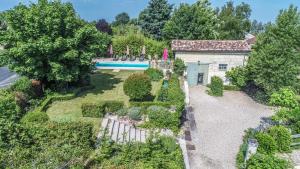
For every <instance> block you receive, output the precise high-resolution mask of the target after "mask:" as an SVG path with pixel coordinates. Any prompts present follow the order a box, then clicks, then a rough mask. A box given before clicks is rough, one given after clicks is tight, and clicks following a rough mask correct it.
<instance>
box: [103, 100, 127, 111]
mask: <svg viewBox="0 0 300 169" xmlns="http://www.w3.org/2000/svg"><path fill="white" fill-rule="evenodd" d="M123 107H124V102H122V101H105V110H106V112H116V111H118V110H120V109H122V108H123Z"/></svg>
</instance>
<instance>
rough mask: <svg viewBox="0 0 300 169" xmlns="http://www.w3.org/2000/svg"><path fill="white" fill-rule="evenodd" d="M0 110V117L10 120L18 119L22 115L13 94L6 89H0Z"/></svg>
mask: <svg viewBox="0 0 300 169" xmlns="http://www.w3.org/2000/svg"><path fill="white" fill-rule="evenodd" d="M0 112H1V113H0V118H3V119H6V120H11V121H19V120H20V119H21V118H22V116H23V112H22V111H21V110H20V107H19V106H18V105H17V103H16V101H15V97H14V95H13V94H12V93H11V92H8V91H6V90H0Z"/></svg>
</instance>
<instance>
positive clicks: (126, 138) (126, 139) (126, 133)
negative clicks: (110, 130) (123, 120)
mask: <svg viewBox="0 0 300 169" xmlns="http://www.w3.org/2000/svg"><path fill="white" fill-rule="evenodd" d="M130 128H131V127H130V126H129V125H125V130H124V134H123V135H124V142H125V143H128V142H130Z"/></svg>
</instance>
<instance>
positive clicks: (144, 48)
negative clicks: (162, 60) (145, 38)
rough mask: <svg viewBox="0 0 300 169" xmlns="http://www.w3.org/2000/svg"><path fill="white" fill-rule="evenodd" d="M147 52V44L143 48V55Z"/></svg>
mask: <svg viewBox="0 0 300 169" xmlns="http://www.w3.org/2000/svg"><path fill="white" fill-rule="evenodd" d="M145 54H146V46H145V45H144V46H143V49H142V55H145Z"/></svg>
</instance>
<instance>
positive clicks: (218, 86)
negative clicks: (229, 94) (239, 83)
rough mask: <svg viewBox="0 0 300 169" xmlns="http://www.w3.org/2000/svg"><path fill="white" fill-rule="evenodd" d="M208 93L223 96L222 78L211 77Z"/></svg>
mask: <svg viewBox="0 0 300 169" xmlns="http://www.w3.org/2000/svg"><path fill="white" fill-rule="evenodd" d="M210 94H211V95H212V96H223V80H222V79H221V78H220V77H218V76H213V77H212V78H211V84H210Z"/></svg>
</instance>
